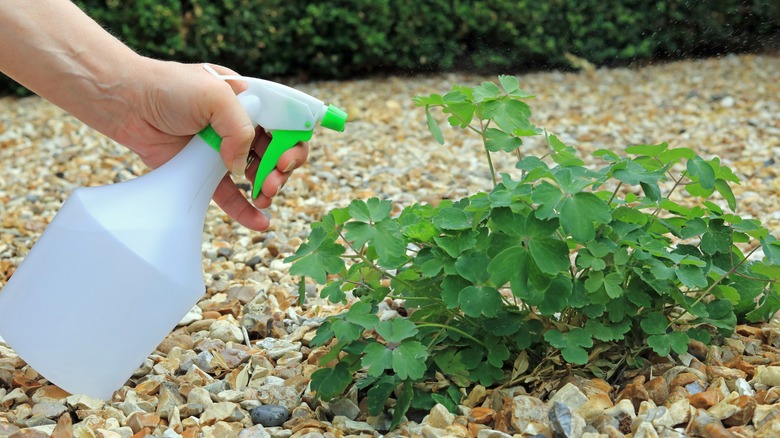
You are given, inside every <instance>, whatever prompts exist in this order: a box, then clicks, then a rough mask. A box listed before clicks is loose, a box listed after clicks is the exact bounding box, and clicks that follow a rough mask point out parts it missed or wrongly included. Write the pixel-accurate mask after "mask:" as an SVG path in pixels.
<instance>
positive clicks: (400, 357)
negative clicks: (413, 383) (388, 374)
mask: <svg viewBox="0 0 780 438" xmlns="http://www.w3.org/2000/svg"><path fill="white" fill-rule="evenodd" d="M427 359H428V350H427V349H426V348H425V346H423V344H421V343H419V342H417V341H404V342H402V343H401V344H400V345H399V346H398V347H396V349H395V350H393V359H392V363H393V371H395V373H396V374H397V375H398V377H400V378H401V379H404V380H405V379H412V380H419V379H422V377H423V375H424V374H425V370H427V369H428V367H427V366H426V365H425V361H426V360H427Z"/></svg>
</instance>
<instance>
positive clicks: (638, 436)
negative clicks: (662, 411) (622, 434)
mask: <svg viewBox="0 0 780 438" xmlns="http://www.w3.org/2000/svg"><path fill="white" fill-rule="evenodd" d="M633 438H658V432H656V431H655V428H653V425H652V424H650V423H642V424H640V425H639V427H638V428H637V429H636V432H634V435H633Z"/></svg>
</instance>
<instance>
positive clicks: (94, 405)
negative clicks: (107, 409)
mask: <svg viewBox="0 0 780 438" xmlns="http://www.w3.org/2000/svg"><path fill="white" fill-rule="evenodd" d="M65 403H66V404H67V405H68V406H70V407H71V408H73V409H84V410H91V411H97V410H100V409H102V408H103V406H105V405H106V402H104V401H103V400H98V399H96V398H92V397H90V396H88V395H84V394H76V395H71V396H70V397H68V398H66V399H65Z"/></svg>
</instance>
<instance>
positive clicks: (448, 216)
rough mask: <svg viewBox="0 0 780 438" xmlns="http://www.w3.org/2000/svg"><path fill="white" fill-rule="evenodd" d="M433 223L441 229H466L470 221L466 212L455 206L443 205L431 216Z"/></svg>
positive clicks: (469, 226)
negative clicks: (434, 215)
mask: <svg viewBox="0 0 780 438" xmlns="http://www.w3.org/2000/svg"><path fill="white" fill-rule="evenodd" d="M433 224H434V225H436V226H437V227H439V228H441V229H443V230H466V229H469V228H471V221H470V220H469V218H468V216H466V213H465V212H464V211H463V210H461V209H458V208H455V207H444V208H442V209H441V210H439V214H438V215H437V216H436V217H434V218H433Z"/></svg>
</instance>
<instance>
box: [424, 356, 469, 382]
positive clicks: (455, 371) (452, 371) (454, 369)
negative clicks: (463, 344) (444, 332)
mask: <svg viewBox="0 0 780 438" xmlns="http://www.w3.org/2000/svg"><path fill="white" fill-rule="evenodd" d="M433 361H434V363H436V366H438V367H439V369H440V370H441V371H442V372H443V373H444V374H446V375H448V376H450V377H451V378H453V380H455V381H456V383H457V382H458V381H460V382H461V383H466V385H463V386H468V385H469V382H468V375H469V370H468V369H467V368H466V365H465V364H464V363H463V351H462V350H455V349H453V348H447V349H446V350H444V351H440V352H438V353H436V354H435V355H434V356H433ZM464 379H465V380H464Z"/></svg>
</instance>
